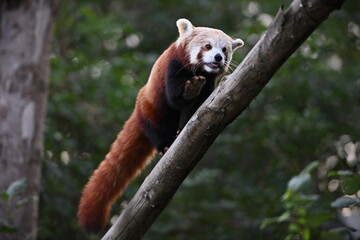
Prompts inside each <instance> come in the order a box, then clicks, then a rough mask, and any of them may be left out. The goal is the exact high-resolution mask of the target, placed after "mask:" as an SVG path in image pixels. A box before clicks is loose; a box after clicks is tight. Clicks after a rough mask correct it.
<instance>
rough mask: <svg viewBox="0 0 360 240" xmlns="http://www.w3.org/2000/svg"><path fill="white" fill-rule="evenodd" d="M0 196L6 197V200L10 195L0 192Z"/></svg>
mask: <svg viewBox="0 0 360 240" xmlns="http://www.w3.org/2000/svg"><path fill="white" fill-rule="evenodd" d="M0 198H1V199H4V200H8V199H9V195H8V194H7V193H0Z"/></svg>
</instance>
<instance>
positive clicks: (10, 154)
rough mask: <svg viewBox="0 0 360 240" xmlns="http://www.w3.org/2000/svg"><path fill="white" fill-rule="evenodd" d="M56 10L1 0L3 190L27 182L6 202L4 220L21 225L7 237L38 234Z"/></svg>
mask: <svg viewBox="0 0 360 240" xmlns="http://www.w3.org/2000/svg"><path fill="white" fill-rule="evenodd" d="M53 8H54V4H53V1H49V0H16V1H15V0H2V1H1V2H0V193H4V192H6V189H7V188H8V187H9V185H10V184H11V183H13V182H14V181H17V180H20V179H24V180H25V182H26V185H27V186H26V189H25V191H24V192H23V193H22V194H21V195H19V196H16V197H13V198H11V199H10V205H8V204H6V203H5V201H4V200H0V204H1V206H2V207H3V208H1V209H0V218H1V219H2V220H5V221H6V222H7V224H9V226H12V227H15V228H16V229H17V232H16V233H12V234H6V235H5V234H1V233H0V238H1V239H36V235H37V227H36V226H37V217H38V192H39V185H40V173H41V160H42V153H43V129H44V119H45V108H46V97H47V86H48V75H49V47H50V35H51V26H52V15H53ZM21 199H27V202H26V203H25V204H24V205H23V206H21V207H19V208H18V209H15V208H14V206H15V204H16V203H17V202H18V201H19V200H21Z"/></svg>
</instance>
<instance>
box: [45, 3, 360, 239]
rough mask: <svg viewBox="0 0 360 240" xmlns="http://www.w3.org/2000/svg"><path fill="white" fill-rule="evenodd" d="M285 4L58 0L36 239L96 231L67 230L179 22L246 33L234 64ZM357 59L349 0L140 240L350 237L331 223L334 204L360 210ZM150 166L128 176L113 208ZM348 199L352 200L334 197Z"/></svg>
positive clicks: (357, 32)
mask: <svg viewBox="0 0 360 240" xmlns="http://www.w3.org/2000/svg"><path fill="white" fill-rule="evenodd" d="M290 2H291V1H288V0H283V1H265V0H259V1H240V0H232V1H230V0H222V1H210V0H182V1H178V0H157V1H144V0H142V1H141V0H132V1H115V0H106V1H98V0H86V1H85V0H77V1H73V0H63V1H60V4H59V9H58V12H57V17H56V25H55V31H54V40H53V43H52V56H51V82H50V94H49V102H48V113H47V120H46V133H45V137H46V139H45V149H46V154H45V155H46V159H45V162H44V165H43V170H42V188H41V198H40V216H39V237H38V238H39V239H74V240H75V239H99V238H100V236H101V234H100V235H93V236H89V235H86V234H85V233H84V232H82V231H81V230H80V229H79V227H78V226H77V222H76V211H77V204H78V201H79V198H80V194H81V190H82V188H83V186H84V184H85V183H86V182H87V179H88V177H89V176H90V174H91V173H92V171H93V170H94V169H95V168H96V167H97V165H98V164H99V163H100V161H102V160H103V158H104V156H105V154H106V153H107V151H108V150H109V147H110V145H111V143H112V141H113V140H114V139H115V137H116V135H117V133H118V131H119V130H120V129H121V127H122V125H123V123H124V122H125V121H126V120H127V118H128V117H129V116H130V114H131V112H132V110H133V107H134V103H135V98H136V95H137V92H138V90H139V89H140V88H141V86H143V85H144V84H145V83H146V81H147V77H148V76H149V72H150V69H151V66H152V64H153V63H154V61H155V60H156V58H157V57H158V56H159V55H160V54H161V53H162V51H164V50H165V49H166V48H167V47H168V46H169V45H170V43H171V42H173V41H175V40H176V38H177V36H178V32H177V28H176V25H175V22H176V20H177V19H178V18H182V17H185V18H188V19H189V20H190V21H191V22H192V23H193V24H194V25H196V26H208V27H213V28H219V29H221V30H223V31H224V32H226V33H228V34H229V35H231V36H233V37H239V38H241V39H243V40H244V42H245V46H244V47H243V48H241V49H240V50H238V51H237V52H236V53H235V55H234V62H235V63H237V64H238V63H240V62H241V60H242V59H243V58H244V57H245V56H246V54H247V53H248V52H249V50H250V49H251V48H252V47H253V46H254V45H255V43H256V42H257V41H258V40H259V38H260V36H261V35H262V34H264V32H265V31H266V29H267V27H268V25H269V24H270V23H271V20H272V19H273V17H274V16H275V15H276V13H277V11H278V9H279V8H280V5H281V4H285V7H287V6H288V5H289V4H290ZM359 63H360V2H359V1H356V0H349V1H347V2H346V3H345V4H344V6H343V8H342V9H341V10H340V11H337V12H336V13H335V14H332V15H331V17H330V18H329V19H328V20H327V21H325V22H324V23H323V25H322V26H321V27H320V28H318V29H317V30H316V31H315V32H314V33H313V34H312V35H311V36H310V38H309V39H308V40H306V42H305V43H304V44H303V45H302V46H301V47H300V48H299V49H298V51H297V52H296V53H295V54H294V55H293V56H292V57H291V58H290V59H289V60H288V61H287V62H286V63H285V64H284V66H283V67H282V68H281V69H280V70H279V72H278V73H277V74H276V75H275V76H274V77H273V79H272V80H271V82H270V83H269V84H268V85H267V86H266V87H265V89H264V90H263V91H262V92H261V93H260V95H259V96H258V97H257V99H256V100H255V101H254V102H253V103H251V105H250V107H249V109H247V110H246V111H245V112H244V113H243V114H242V115H241V116H240V117H239V118H238V119H237V120H236V121H234V122H233V123H232V124H231V126H229V127H228V128H227V129H226V130H225V131H224V132H223V133H222V134H221V135H220V137H219V138H218V139H217V140H216V142H215V143H214V145H213V146H212V147H211V149H210V150H209V151H208V153H207V154H206V155H205V156H204V158H203V160H202V161H201V162H200V164H199V165H198V166H197V167H196V168H195V169H194V171H193V172H192V173H191V175H190V176H189V177H188V178H187V179H186V181H185V182H184V183H183V185H182V186H181V188H180V189H179V190H178V192H177V194H176V195H175V197H174V199H173V200H172V202H171V203H170V204H169V206H168V207H167V208H166V209H165V211H164V212H163V213H162V214H161V215H160V217H159V219H158V220H157V221H156V222H155V224H154V225H153V226H152V227H151V229H150V230H149V232H148V233H147V234H146V235H145V237H144V239H164V240H166V239H171V240H172V239H176V240H180V239H217V240H219V239H224V240H225V239H242V240H247V239H249V240H250V239H251V240H253V239H285V238H286V239H300V238H296V237H301V239H350V238H349V236H350V235H349V232H351V231H350V229H349V228H347V227H346V226H344V225H343V223H342V222H341V221H339V220H336V219H339V217H337V216H338V213H339V212H340V211H339V210H338V208H340V207H343V206H349V205H352V208H347V209H345V210H347V212H350V213H351V214H355V213H356V211H357V208H356V206H353V205H354V204H355V205H356V201H357V200H358V198H357V197H356V192H357V190H359V189H360V187H359V182H360V180H359V178H358V175H357V174H358V172H359V162H360V68H359ZM157 161H158V157H156V158H155V159H154V160H153V162H152V164H150V166H149V167H148V169H147V170H146V171H145V172H144V173H142V174H141V175H140V176H139V177H138V178H137V179H136V181H134V182H133V183H131V184H130V186H129V187H128V189H127V190H126V192H125V193H124V195H123V197H122V198H121V199H120V200H119V201H117V203H116V204H115V205H114V208H113V212H112V216H114V215H117V214H119V212H120V209H121V206H123V205H124V204H126V202H127V201H129V200H130V199H131V197H132V196H133V195H134V193H135V192H136V190H137V189H138V187H139V186H140V184H141V182H142V181H143V180H144V178H145V177H146V176H147V174H148V173H149V172H150V170H151V168H152V167H153V166H154V164H156V162H157ZM309 164H310V165H309ZM306 166H309V167H308V168H305V167H306ZM304 168H305V169H304ZM339 170H340V171H339ZM289 181H290V183H289V184H288V182H289ZM347 182H348V185H346V184H347ZM349 182H350V183H349ZM349 186H350V188H351V187H352V188H353V189H352V190H353V191H352V192H347V190H348V188H349ZM354 189H355V190H354ZM344 193H346V194H347V195H349V196H352V199H353V202H352V204H348V205H346V204H345V205H336V203H335V204H334V201H335V200H336V199H338V198H339V197H341V196H343V195H344ZM339 201H340V204H344V202H341V199H338V202H339ZM357 203H358V202H357ZM331 204H332V205H331ZM349 209H351V211H350V210H349ZM345 210H343V211H342V212H343V213H344V211H345Z"/></svg>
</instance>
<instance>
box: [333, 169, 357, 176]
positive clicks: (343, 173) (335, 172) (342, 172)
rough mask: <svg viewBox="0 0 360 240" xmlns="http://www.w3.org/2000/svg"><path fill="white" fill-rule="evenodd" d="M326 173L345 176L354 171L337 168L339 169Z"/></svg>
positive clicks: (350, 174)
mask: <svg viewBox="0 0 360 240" xmlns="http://www.w3.org/2000/svg"><path fill="white" fill-rule="evenodd" d="M327 175H328V177H347V176H352V175H354V173H353V172H352V171H348V170H339V171H330V172H329V173H328V174H327Z"/></svg>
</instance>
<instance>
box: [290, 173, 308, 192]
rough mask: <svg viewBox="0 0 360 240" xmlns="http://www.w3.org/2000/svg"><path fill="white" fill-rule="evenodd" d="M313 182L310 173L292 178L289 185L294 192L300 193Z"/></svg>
mask: <svg viewBox="0 0 360 240" xmlns="http://www.w3.org/2000/svg"><path fill="white" fill-rule="evenodd" d="M310 182H311V175H310V174H309V173H305V174H301V175H298V176H295V177H292V178H291V179H290V181H289V183H288V189H289V190H292V191H294V192H298V191H300V190H301V189H304V188H305V187H306V186H307V185H309V183H310Z"/></svg>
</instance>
